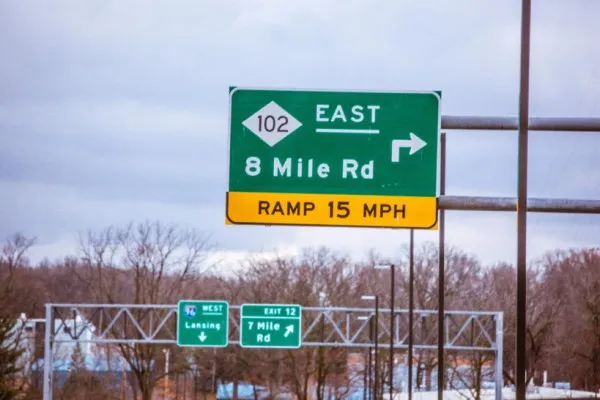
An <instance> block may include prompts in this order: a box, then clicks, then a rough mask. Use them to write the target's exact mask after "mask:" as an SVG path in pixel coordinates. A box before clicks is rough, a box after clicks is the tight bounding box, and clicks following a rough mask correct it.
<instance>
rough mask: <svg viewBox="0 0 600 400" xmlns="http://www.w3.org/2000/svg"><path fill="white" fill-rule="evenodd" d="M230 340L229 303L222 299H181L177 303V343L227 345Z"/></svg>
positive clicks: (204, 345) (207, 345) (179, 344)
mask: <svg viewBox="0 0 600 400" xmlns="http://www.w3.org/2000/svg"><path fill="white" fill-rule="evenodd" d="M228 341H229V303H228V302H226V301H220V300H215V301H211V300H180V301H179V303H178V304H177V345H178V346H190V347H225V346H227V344H228Z"/></svg>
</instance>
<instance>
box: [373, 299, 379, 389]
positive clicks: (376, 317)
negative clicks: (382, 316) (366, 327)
mask: <svg viewBox="0 0 600 400" xmlns="http://www.w3.org/2000/svg"><path fill="white" fill-rule="evenodd" d="M378 343H379V296H377V295H376V296H375V377H374V379H375V382H374V383H375V385H374V390H373V394H374V395H375V400H377V399H378V397H377V394H378V387H377V386H378V384H379V374H378V372H379V352H378V350H377V345H378Z"/></svg>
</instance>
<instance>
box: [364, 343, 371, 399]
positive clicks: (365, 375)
mask: <svg viewBox="0 0 600 400" xmlns="http://www.w3.org/2000/svg"><path fill="white" fill-rule="evenodd" d="M369 349H370V348H369ZM368 351H370V350H368ZM368 358H369V357H368V354H367V352H366V351H365V362H364V363H363V365H364V370H363V400H367V387H368V386H367V374H368V371H369V367H368V366H367V359H368Z"/></svg>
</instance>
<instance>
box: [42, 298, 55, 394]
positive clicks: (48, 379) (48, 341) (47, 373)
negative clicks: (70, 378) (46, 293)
mask: <svg viewBox="0 0 600 400" xmlns="http://www.w3.org/2000/svg"><path fill="white" fill-rule="evenodd" d="M52 314H53V313H52V305H51V304H46V332H45V334H44V400H52V363H53V361H52V335H53V334H54V332H53V330H54V324H53V322H54V321H53V319H54V316H53V315H52Z"/></svg>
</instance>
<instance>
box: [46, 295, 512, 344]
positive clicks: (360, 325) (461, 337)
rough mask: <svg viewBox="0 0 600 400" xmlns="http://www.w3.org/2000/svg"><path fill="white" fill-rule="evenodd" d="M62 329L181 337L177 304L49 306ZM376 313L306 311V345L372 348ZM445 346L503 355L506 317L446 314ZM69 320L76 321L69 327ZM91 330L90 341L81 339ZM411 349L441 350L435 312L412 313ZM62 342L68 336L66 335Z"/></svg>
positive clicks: (383, 334) (167, 339) (236, 325)
mask: <svg viewBox="0 0 600 400" xmlns="http://www.w3.org/2000/svg"><path fill="white" fill-rule="evenodd" d="M48 307H50V310H49V311H50V312H51V314H52V317H51V318H50V320H51V321H57V322H56V323H58V324H59V325H58V326H57V327H55V329H52V330H51V332H56V331H59V330H61V329H63V327H66V326H69V329H68V331H67V332H66V333H67V335H68V339H61V338H60V337H54V336H53V337H52V338H51V341H52V342H53V343H60V342H70V341H73V340H80V341H82V342H93V343H114V344H116V343H131V344H132V343H154V344H175V343H176V337H177V331H176V329H177V306H176V305H151V304H144V305H132V304H49V305H48ZM375 311H376V310H375V309H372V308H351V307H305V308H303V309H302V323H303V327H302V330H303V331H302V346H324V347H350V348H352V347H354V348H367V347H371V346H373V343H374V339H375V338H373V337H372V335H370V333H371V332H374V329H373V328H374V323H375V314H376V312H375ZM239 313H240V306H236V305H232V306H230V312H229V318H230V319H229V343H230V344H238V343H239V332H240V315H239ZM444 318H445V324H444V332H445V335H444V336H445V337H444V347H445V349H447V350H477V351H493V352H497V351H498V350H501V348H502V344H501V340H502V313H501V312H478V311H446V312H445V317H444ZM67 320H71V321H73V320H75V321H76V322H75V323H73V322H70V323H69V324H68V325H67ZM377 321H378V327H379V329H378V332H379V335H378V336H379V337H378V346H379V347H380V348H389V347H390V344H389V340H390V339H389V326H390V310H389V309H379V310H378V312H377ZM408 322H409V321H408V310H405V309H400V310H395V319H394V324H395V329H394V331H395V334H394V336H395V337H394V347H395V348H397V349H407V348H408V340H409V338H408ZM86 331H90V332H91V333H92V335H91V338H87V337H86V336H87V335H83V334H84V332H86ZM413 332H414V333H413V335H414V337H413V348H414V349H430V350H435V349H437V311H436V310H414V314H413ZM63 337H64V336H63Z"/></svg>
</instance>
